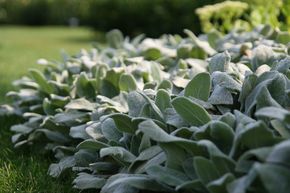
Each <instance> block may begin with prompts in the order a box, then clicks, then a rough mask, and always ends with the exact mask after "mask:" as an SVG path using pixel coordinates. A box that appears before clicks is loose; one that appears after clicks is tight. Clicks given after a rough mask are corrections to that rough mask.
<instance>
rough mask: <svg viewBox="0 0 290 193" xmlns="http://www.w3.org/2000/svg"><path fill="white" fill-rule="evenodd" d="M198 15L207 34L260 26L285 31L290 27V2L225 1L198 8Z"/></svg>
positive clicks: (284, 0) (276, 0)
mask: <svg viewBox="0 0 290 193" xmlns="http://www.w3.org/2000/svg"><path fill="white" fill-rule="evenodd" d="M196 13H197V15H198V17H199V19H200V21H201V26H202V30H203V31H205V32H208V31H210V30H212V29H213V28H215V29H217V30H219V31H222V32H228V31H230V30H232V29H235V28H242V29H245V30H249V29H252V28H253V27H254V26H257V25H259V24H269V25H271V26H272V27H280V28H283V29H285V28H289V27H290V18H289V13H290V1H289V0H267V1H264V0H240V1H225V2H222V3H217V4H213V5H207V6H204V7H202V8H198V9H197V10H196Z"/></svg>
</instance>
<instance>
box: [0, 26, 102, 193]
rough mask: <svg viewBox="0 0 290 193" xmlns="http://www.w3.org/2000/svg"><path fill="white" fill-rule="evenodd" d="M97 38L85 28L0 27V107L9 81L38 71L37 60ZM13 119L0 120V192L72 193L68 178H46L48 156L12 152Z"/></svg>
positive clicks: (73, 49) (28, 151) (72, 51)
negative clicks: (30, 70) (28, 72)
mask: <svg viewBox="0 0 290 193" xmlns="http://www.w3.org/2000/svg"><path fill="white" fill-rule="evenodd" d="M97 38H100V36H99V35H98V34H95V33H93V32H92V31H90V30H88V29H85V28H76V29H71V28H64V27H42V28H31V27H19V26H12V27H11V26H5V27H0V104H1V103H4V102H6V99H5V97H4V96H5V94H6V93H7V91H10V90H11V89H13V87H12V86H11V82H12V81H13V80H15V79H18V78H20V77H21V76H22V75H25V74H26V73H27V70H28V69H29V68H41V67H40V66H39V65H37V64H36V61H37V59H39V58H46V59H48V60H60V59H61V56H60V52H61V50H65V51H66V52H67V53H69V54H75V53H77V52H78V51H79V50H80V49H81V48H87V49H88V48H91V43H92V42H93V41H94V40H96V39H97ZM15 121H17V120H15V119H11V118H10V119H3V118H2V119H1V120H0V125H1V127H0V148H1V149H0V193H68V192H69V193H73V192H78V191H76V190H72V189H71V178H70V177H68V176H63V177H62V178H61V179H53V178H51V177H49V176H47V174H46V172H47V168H48V166H49V163H51V161H52V160H51V159H53V158H52V157H51V155H47V154H42V153H40V152H37V151H36V150H31V149H30V148H28V149H25V150H23V149H22V150H15V149H13V148H12V144H11V142H10V137H11V133H10V132H9V126H10V125H11V123H12V122H15Z"/></svg>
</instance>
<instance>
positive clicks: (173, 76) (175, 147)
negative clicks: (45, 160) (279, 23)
mask: <svg viewBox="0 0 290 193" xmlns="http://www.w3.org/2000/svg"><path fill="white" fill-rule="evenodd" d="M185 33H186V34H187V35H188V37H187V38H181V37H180V36H172V35H164V36H162V37H161V38H160V39H150V38H144V37H143V36H138V37H136V38H134V39H132V40H129V39H128V38H124V37H123V36H122V34H121V33H120V32H119V31H116V30H114V31H111V32H109V33H108V35H107V37H108V44H109V47H105V48H103V47H97V48H96V49H94V50H92V52H90V53H87V52H85V51H82V52H81V53H80V54H79V55H77V56H74V57H68V56H65V57H64V62H62V63H54V62H47V61H45V60H42V61H40V62H41V63H42V64H43V65H46V68H45V70H44V73H41V72H39V71H36V70H30V76H29V77H24V78H22V79H21V80H18V81H16V82H15V85H17V86H18V87H20V90H19V91H18V92H10V93H8V96H10V97H12V99H13V101H14V102H13V104H12V105H4V106H2V108H1V112H2V113H5V114H16V115H19V116H21V117H23V119H25V122H24V123H23V124H20V125H14V126H13V127H12V128H11V130H12V131H14V132H15V133H16V134H15V135H14V136H13V137H12V141H13V143H15V146H16V147H19V146H23V145H27V144H29V145H43V148H44V149H46V150H49V151H53V152H54V153H55V157H56V159H57V160H58V162H57V163H53V164H51V166H50V168H49V174H50V175H52V176H54V177H57V176H59V175H61V174H62V173H63V172H64V171H65V170H68V169H72V170H73V171H75V172H76V173H78V176H77V177H76V179H75V180H74V187H75V188H78V189H98V190H100V192H102V193H112V192H115V193H117V192H118V193H121V192H122V193H123V192H124V193H131V192H132V193H135V192H145V191H146V192H201V193H206V192H210V193H225V192H231V193H233V192H234V193H240V192H241V193H243V192H269V193H275V192H277V193H278V192H279V193H282V192H283V193H284V192H285V193H286V192H287V191H288V190H289V188H290V187H289V186H290V184H289V181H290V168H289V167H290V166H289V161H290V158H289V156H288V154H289V150H290V140H289V138H290V112H289V106H290V98H289V97H290V94H289V93H290V81H289V75H290V71H289V67H290V57H289V45H288V47H287V45H285V44H283V38H281V37H280V34H281V32H279V31H277V30H273V29H271V28H270V27H269V26H264V27H260V28H257V29H255V30H254V31H252V32H231V33H229V34H227V35H225V36H223V37H222V36H221V35H220V34H219V33H217V32H211V33H209V34H204V35H201V36H199V37H196V36H195V35H194V34H193V33H192V32H191V31H188V30H185Z"/></svg>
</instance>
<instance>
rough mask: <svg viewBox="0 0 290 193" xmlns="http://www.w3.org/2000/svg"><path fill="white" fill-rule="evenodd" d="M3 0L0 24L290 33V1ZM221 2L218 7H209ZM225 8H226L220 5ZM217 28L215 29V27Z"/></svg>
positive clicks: (133, 32) (157, 32)
mask: <svg viewBox="0 0 290 193" xmlns="http://www.w3.org/2000/svg"><path fill="white" fill-rule="evenodd" d="M221 2H224V1H222V0H0V24H1V25H7V24H9V25H29V26H45V25H54V26H55V25H58V26H67V25H69V26H87V27H90V28H93V29H95V30H99V31H108V30H110V29H112V28H118V29H120V30H121V31H122V32H123V33H125V34H127V35H136V34H138V33H145V34H146V35H148V36H151V37H157V36H160V35H161V34H163V33H182V30H183V29H184V28H188V29H190V30H192V31H193V32H195V33H200V32H201V31H208V30H209V27H212V26H215V27H216V28H217V29H218V30H222V31H227V30H231V29H232V27H234V26H235V27H244V28H245V27H246V28H251V27H253V26H254V25H257V24H261V23H268V24H270V25H272V26H275V27H280V28H284V29H285V28H287V27H289V23H290V14H289V11H290V0H240V1H230V2H225V3H221ZM216 3H219V4H217V5H215V6H207V7H205V8H204V9H198V8H201V7H204V6H206V5H212V4H216ZM220 3H221V4H220ZM209 23H211V24H212V26H210V24H209Z"/></svg>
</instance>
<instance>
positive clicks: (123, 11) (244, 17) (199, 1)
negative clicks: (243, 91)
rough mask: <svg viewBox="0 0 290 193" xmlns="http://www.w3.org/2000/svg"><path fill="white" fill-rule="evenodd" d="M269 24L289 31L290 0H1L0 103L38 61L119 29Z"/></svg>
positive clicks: (131, 32) (157, 31)
mask: <svg viewBox="0 0 290 193" xmlns="http://www.w3.org/2000/svg"><path fill="white" fill-rule="evenodd" d="M259 24H269V25H271V26H273V27H278V28H280V29H282V30H289V29H290V0H240V1H222V0H0V104H1V103H4V102H5V100H6V99H5V97H4V96H5V93H6V92H7V91H8V90H11V89H13V88H12V86H11V82H12V81H13V80H15V79H17V78H20V76H22V75H24V74H25V73H26V72H27V69H28V68H30V67H33V68H41V67H40V66H37V65H36V64H35V62H36V61H37V59H39V58H46V59H48V60H60V59H61V57H60V52H61V51H62V50H65V51H66V52H67V53H68V54H75V53H76V52H78V51H79V50H80V49H81V48H87V49H88V48H91V44H92V42H94V41H98V42H104V33H105V32H107V31H109V30H111V29H114V28H118V29H120V30H121V31H122V32H123V33H124V34H125V35H128V36H131V37H132V36H135V35H137V34H140V33H144V34H146V36H149V37H158V36H160V35H162V34H164V33H166V34H169V33H170V34H181V35H183V29H185V28H187V29H190V30H192V31H193V32H194V33H195V34H200V33H206V32H209V31H211V30H214V29H215V30H218V31H220V32H221V33H227V32H229V31H231V30H233V29H242V30H251V29H252V28H253V27H254V26H256V25H259Z"/></svg>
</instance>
